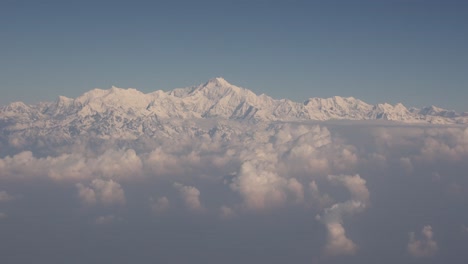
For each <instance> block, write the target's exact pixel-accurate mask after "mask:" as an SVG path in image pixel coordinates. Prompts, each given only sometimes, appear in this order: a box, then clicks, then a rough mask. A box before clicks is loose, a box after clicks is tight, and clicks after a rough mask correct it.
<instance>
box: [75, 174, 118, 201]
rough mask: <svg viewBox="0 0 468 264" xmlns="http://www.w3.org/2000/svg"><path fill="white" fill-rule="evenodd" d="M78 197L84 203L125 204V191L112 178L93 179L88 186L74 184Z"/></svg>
mask: <svg viewBox="0 0 468 264" xmlns="http://www.w3.org/2000/svg"><path fill="white" fill-rule="evenodd" d="M76 188H77V189H78V197H79V198H80V200H81V201H82V203H84V204H86V205H95V204H96V203H97V202H100V203H101V204H103V205H125V202H126V199H125V192H124V190H123V189H122V186H121V185H120V184H119V183H117V182H115V181H114V180H102V179H94V180H93V181H92V182H91V184H90V186H84V185H83V184H81V183H78V184H76Z"/></svg>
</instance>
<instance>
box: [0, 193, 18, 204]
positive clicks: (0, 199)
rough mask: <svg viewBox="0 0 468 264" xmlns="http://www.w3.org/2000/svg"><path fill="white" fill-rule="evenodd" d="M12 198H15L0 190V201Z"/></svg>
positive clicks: (7, 200)
mask: <svg viewBox="0 0 468 264" xmlns="http://www.w3.org/2000/svg"><path fill="white" fill-rule="evenodd" d="M13 199H15V198H14V197H13V196H12V195H10V194H8V193H7V192H6V191H0V202H9V201H11V200H13Z"/></svg>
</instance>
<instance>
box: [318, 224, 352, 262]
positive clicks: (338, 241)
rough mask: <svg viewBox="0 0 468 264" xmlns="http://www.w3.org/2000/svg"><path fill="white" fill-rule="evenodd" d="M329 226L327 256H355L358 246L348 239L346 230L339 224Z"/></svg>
mask: <svg viewBox="0 0 468 264" xmlns="http://www.w3.org/2000/svg"><path fill="white" fill-rule="evenodd" d="M326 225H327V226H326V227H327V231H328V235H327V241H328V242H327V245H326V246H325V253H326V254H327V255H332V256H335V255H353V254H355V253H356V252H357V250H358V247H357V245H356V244H355V243H354V242H353V241H351V240H350V239H349V238H347V237H346V233H345V229H344V227H343V225H342V224H340V223H338V222H330V223H327V224H326Z"/></svg>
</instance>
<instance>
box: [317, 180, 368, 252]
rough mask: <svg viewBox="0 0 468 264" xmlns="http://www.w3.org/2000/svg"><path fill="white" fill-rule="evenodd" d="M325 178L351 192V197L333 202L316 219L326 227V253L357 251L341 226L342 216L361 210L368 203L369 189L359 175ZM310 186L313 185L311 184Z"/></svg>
mask: <svg viewBox="0 0 468 264" xmlns="http://www.w3.org/2000/svg"><path fill="white" fill-rule="evenodd" d="M327 179H328V180H329V181H330V182H331V183H334V184H342V185H343V186H344V187H345V188H346V189H348V191H349V192H350V194H351V199H350V200H348V201H346V202H342V203H335V204H333V205H332V206H331V207H329V208H326V209H325V211H324V213H323V215H318V216H317V219H318V220H319V221H321V222H322V223H324V224H325V227H326V228H327V244H326V245H325V253H326V254H327V255H352V254H355V253H356V252H357V249H358V246H357V245H356V244H355V243H354V242H353V241H352V240H350V239H349V238H348V237H347V236H346V230H345V228H344V226H343V216H344V215H350V214H355V213H359V212H362V211H363V210H364V209H365V208H366V207H367V204H368V203H369V190H368V189H367V187H366V181H365V180H364V179H362V178H361V177H360V176H359V175H354V176H349V175H339V176H335V175H329V176H328V177H327ZM312 187H315V186H314V185H312Z"/></svg>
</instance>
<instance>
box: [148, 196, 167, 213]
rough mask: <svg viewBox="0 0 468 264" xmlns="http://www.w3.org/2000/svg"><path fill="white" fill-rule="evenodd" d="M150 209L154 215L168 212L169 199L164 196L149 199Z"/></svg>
mask: <svg viewBox="0 0 468 264" xmlns="http://www.w3.org/2000/svg"><path fill="white" fill-rule="evenodd" d="M149 203H150V209H151V211H152V212H153V213H155V214H161V213H164V212H166V211H167V210H169V207H170V203H169V199H167V197H166V196H163V197H159V198H158V199H155V198H153V197H150V198H149Z"/></svg>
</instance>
